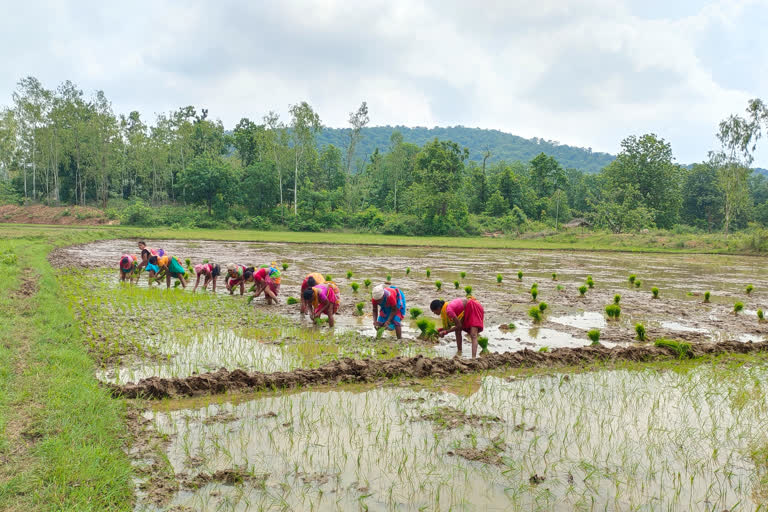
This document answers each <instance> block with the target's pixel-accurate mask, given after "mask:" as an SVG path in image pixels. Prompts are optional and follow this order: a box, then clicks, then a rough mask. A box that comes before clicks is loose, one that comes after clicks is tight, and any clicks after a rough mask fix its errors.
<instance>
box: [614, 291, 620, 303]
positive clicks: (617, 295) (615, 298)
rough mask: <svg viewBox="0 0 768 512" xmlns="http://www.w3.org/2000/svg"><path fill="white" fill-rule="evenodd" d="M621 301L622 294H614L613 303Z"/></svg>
mask: <svg viewBox="0 0 768 512" xmlns="http://www.w3.org/2000/svg"><path fill="white" fill-rule="evenodd" d="M619 302H621V295H619V294H618V293H617V294H616V295H614V296H613V303H614V304H618V303H619Z"/></svg>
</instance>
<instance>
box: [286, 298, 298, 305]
mask: <svg viewBox="0 0 768 512" xmlns="http://www.w3.org/2000/svg"><path fill="white" fill-rule="evenodd" d="M285 303H286V304H288V305H289V306H292V305H293V304H298V303H299V299H297V298H296V297H288V298H287V299H285Z"/></svg>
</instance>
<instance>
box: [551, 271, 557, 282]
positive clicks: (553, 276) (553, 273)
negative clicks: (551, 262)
mask: <svg viewBox="0 0 768 512" xmlns="http://www.w3.org/2000/svg"><path fill="white" fill-rule="evenodd" d="M552 280H553V281H557V272H552Z"/></svg>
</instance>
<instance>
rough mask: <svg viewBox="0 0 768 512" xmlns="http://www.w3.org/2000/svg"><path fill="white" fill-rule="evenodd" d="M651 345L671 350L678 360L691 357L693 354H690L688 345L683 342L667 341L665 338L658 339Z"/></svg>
mask: <svg viewBox="0 0 768 512" xmlns="http://www.w3.org/2000/svg"><path fill="white" fill-rule="evenodd" d="M653 344H654V345H656V346H657V347H663V348H668V349H671V350H673V351H674V352H675V354H676V355H677V358H678V359H682V358H684V357H692V356H693V353H692V352H691V344H690V343H685V342H683V341H675V340H668V339H665V338H659V339H657V340H656V341H654V342H653Z"/></svg>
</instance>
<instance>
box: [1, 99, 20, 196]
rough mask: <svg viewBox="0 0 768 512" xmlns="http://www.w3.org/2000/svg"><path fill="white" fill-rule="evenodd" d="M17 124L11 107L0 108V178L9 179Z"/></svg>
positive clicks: (13, 163)
mask: <svg viewBox="0 0 768 512" xmlns="http://www.w3.org/2000/svg"><path fill="white" fill-rule="evenodd" d="M16 137H17V124H16V117H15V113H14V111H13V110H11V109H3V110H0V180H3V181H8V180H10V179H11V169H12V168H13V167H14V165H15V160H16Z"/></svg>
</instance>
